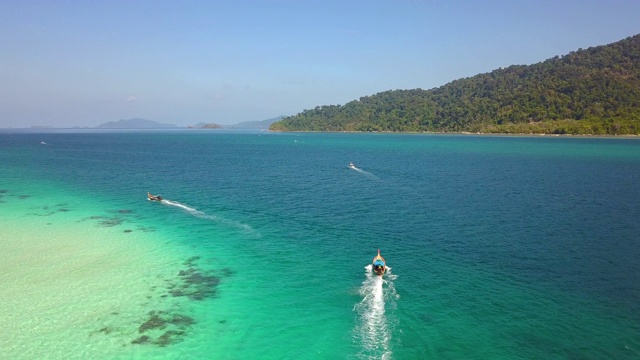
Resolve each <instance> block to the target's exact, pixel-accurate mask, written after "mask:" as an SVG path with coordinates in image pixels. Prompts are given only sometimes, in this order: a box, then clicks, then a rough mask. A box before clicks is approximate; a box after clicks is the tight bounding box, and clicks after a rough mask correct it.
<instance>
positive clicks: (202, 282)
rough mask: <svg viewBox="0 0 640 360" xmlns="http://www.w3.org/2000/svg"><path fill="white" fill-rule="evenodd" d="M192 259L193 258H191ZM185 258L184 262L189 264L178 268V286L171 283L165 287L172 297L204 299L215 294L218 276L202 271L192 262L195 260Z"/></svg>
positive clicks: (218, 280) (218, 281) (218, 282)
mask: <svg viewBox="0 0 640 360" xmlns="http://www.w3.org/2000/svg"><path fill="white" fill-rule="evenodd" d="M191 259H193V258H191ZM191 259H190V260H187V261H186V262H185V264H190V265H191V266H190V267H189V268H188V269H187V270H180V272H179V273H178V277H179V278H180V282H181V284H180V286H179V287H177V285H176V284H171V285H169V286H168V287H167V288H168V289H169V294H171V295H172V296H173V297H180V296H186V297H188V298H189V299H191V300H204V299H207V298H212V297H215V296H216V295H217V289H216V287H217V286H218V285H219V284H220V278H219V277H217V276H215V275H213V273H212V271H206V272H205V271H202V270H201V269H200V268H199V267H198V266H196V265H195V264H193V262H194V261H195V260H191Z"/></svg>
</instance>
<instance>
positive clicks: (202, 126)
mask: <svg viewBox="0 0 640 360" xmlns="http://www.w3.org/2000/svg"><path fill="white" fill-rule="evenodd" d="M189 128H190V129H222V125H218V124H214V123H209V124H206V123H198V124H195V125H193V126H189Z"/></svg>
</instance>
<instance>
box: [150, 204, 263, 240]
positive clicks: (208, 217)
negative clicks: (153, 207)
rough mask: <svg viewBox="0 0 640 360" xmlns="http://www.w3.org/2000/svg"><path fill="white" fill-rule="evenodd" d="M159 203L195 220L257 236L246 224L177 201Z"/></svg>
mask: <svg viewBox="0 0 640 360" xmlns="http://www.w3.org/2000/svg"><path fill="white" fill-rule="evenodd" d="M160 203H162V204H164V205H168V206H173V207H177V208H179V209H182V210H183V211H185V212H187V213H188V214H191V215H193V216H195V217H197V218H200V219H206V220H211V221H215V222H218V223H222V224H224V225H227V226H231V227H235V228H238V229H242V230H244V231H247V232H250V233H253V234H254V235H256V234H257V232H256V231H255V230H253V228H252V227H251V226H249V225H247V224H243V223H241V222H238V221H233V220H229V219H225V218H222V217H220V216H215V215H210V214H207V213H205V212H203V211H200V210H198V209H194V208H192V207H190V206H187V205H185V204H181V203H179V202H177V201H171V200H166V199H162V200H160Z"/></svg>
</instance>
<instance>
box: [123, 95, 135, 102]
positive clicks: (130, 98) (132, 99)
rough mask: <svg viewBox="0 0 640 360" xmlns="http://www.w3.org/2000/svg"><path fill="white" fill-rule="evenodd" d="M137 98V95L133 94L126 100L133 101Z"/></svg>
mask: <svg viewBox="0 0 640 360" xmlns="http://www.w3.org/2000/svg"><path fill="white" fill-rule="evenodd" d="M137 100H138V98H137V97H135V96H133V95H131V96H129V97H128V98H127V99H126V100H125V102H133V101H137Z"/></svg>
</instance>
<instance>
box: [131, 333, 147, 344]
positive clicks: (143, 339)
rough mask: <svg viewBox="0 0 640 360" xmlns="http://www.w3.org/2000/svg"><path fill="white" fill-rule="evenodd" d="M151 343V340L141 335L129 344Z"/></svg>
mask: <svg viewBox="0 0 640 360" xmlns="http://www.w3.org/2000/svg"><path fill="white" fill-rule="evenodd" d="M150 342H151V338H150V337H148V336H147V335H142V336H140V337H139V338H137V339H135V340H132V341H131V343H132V344H134V345H135V344H148V343H150Z"/></svg>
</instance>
